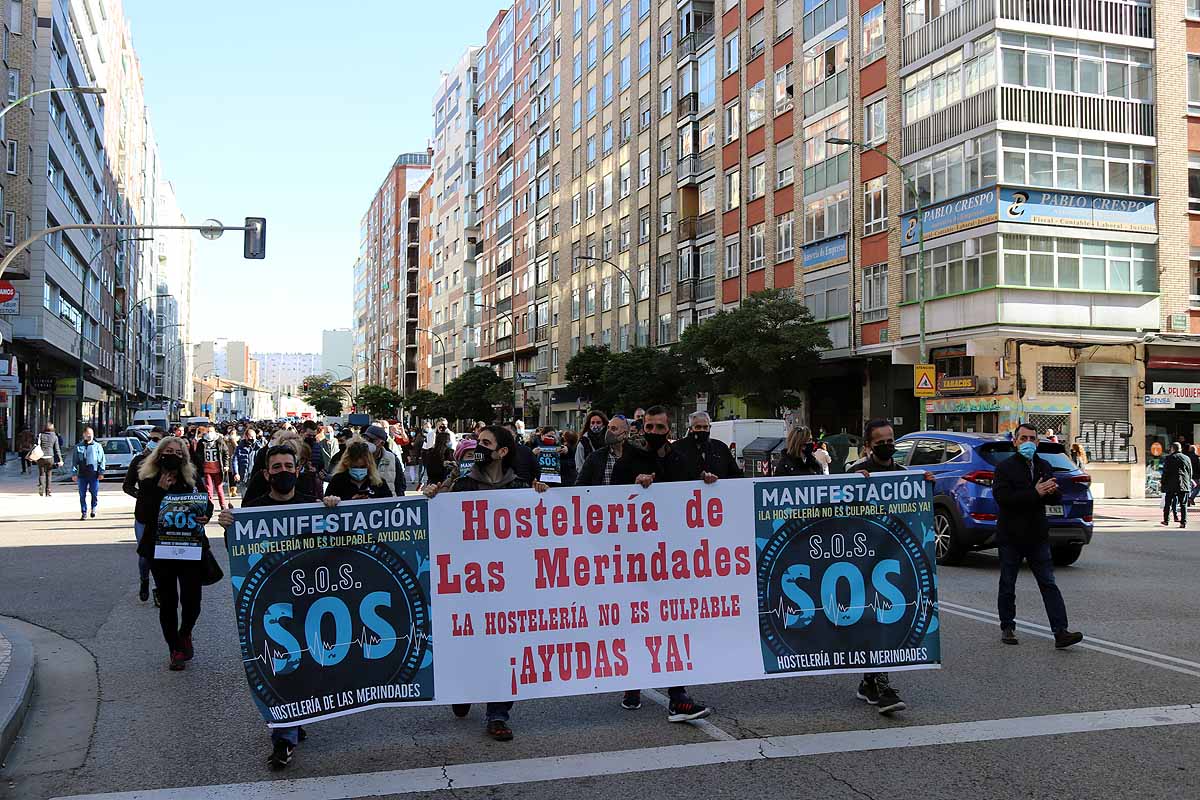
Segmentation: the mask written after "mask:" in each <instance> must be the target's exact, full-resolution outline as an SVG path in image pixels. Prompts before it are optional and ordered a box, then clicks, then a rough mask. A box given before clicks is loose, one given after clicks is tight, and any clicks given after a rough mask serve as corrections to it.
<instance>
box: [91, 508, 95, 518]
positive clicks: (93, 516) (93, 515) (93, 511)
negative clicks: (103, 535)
mask: <svg viewBox="0 0 1200 800" xmlns="http://www.w3.org/2000/svg"><path fill="white" fill-rule="evenodd" d="M95 518H96V509H94V508H93V509H92V519H95Z"/></svg>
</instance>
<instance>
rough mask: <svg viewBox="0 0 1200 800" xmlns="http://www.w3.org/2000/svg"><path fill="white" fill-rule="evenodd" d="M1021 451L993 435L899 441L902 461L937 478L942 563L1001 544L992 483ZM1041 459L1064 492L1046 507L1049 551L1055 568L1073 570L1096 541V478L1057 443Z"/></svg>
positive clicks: (915, 436)
mask: <svg viewBox="0 0 1200 800" xmlns="http://www.w3.org/2000/svg"><path fill="white" fill-rule="evenodd" d="M1016 452H1017V451H1016V447H1015V446H1014V445H1013V443H1012V440H1011V439H1010V438H1009V437H1007V436H1002V435H999V434H994V433H949V432H943V431H924V432H919V433H909V434H906V435H904V436H902V437H900V439H899V440H898V441H897V442H896V461H897V462H898V463H901V464H903V465H904V466H906V467H909V468H912V469H925V470H928V471H929V472H932V473H933V475H934V477H935V478H936V479H937V482H936V484H935V486H936V490H935V496H934V501H933V502H934V532H935V534H936V536H937V560H938V563H939V564H949V565H953V564H958V563H960V562H961V561H962V559H963V556H965V555H966V554H967V553H968V552H969V551H971V550H986V549H988V548H991V547H995V546H996V518H997V516H998V515H999V513H1000V508H999V506H997V504H996V499H995V498H994V497H993V496H992V481H993V479H994V478H995V476H996V473H995V469H996V465H997V464H999V463H1000V462H1001V461H1003V460H1004V459H1006V458H1012V457H1013V455H1014V454H1015V453H1016ZM1038 456H1039V457H1040V458H1041V459H1042V460H1043V461H1045V462H1046V463H1047V464H1049V465H1050V468H1051V469H1053V470H1054V473H1055V477H1056V478H1057V479H1058V488H1059V491H1060V492H1061V493H1062V506H1061V507H1060V506H1047V507H1046V516H1047V519H1048V520H1049V523H1050V552H1051V553H1052V554H1053V556H1054V563H1055V564H1057V565H1059V566H1068V565H1070V564H1074V563H1075V561H1076V560H1078V558H1079V555H1080V553H1081V552H1082V551H1083V546H1084V545H1086V544H1088V543H1089V542H1091V541H1092V490H1091V486H1090V484H1091V482H1092V479H1091V476H1089V475H1088V474H1087V473H1086V472H1084V471H1083V470H1081V469H1079V468H1078V467H1076V466H1075V464H1074V462H1072V461H1071V459H1070V458H1069V457H1068V456H1067V454H1066V449H1065V448H1064V447H1063V445H1061V444H1058V443H1057V442H1050V441H1045V440H1043V441H1042V442H1040V443H1039V444H1038Z"/></svg>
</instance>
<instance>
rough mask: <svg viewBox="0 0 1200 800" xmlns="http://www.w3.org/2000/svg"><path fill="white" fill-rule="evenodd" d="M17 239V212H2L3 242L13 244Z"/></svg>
mask: <svg viewBox="0 0 1200 800" xmlns="http://www.w3.org/2000/svg"><path fill="white" fill-rule="evenodd" d="M16 241H17V212H15V211H5V212H4V243H5V244H15V243H16Z"/></svg>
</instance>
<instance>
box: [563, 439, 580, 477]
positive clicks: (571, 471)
mask: <svg viewBox="0 0 1200 800" xmlns="http://www.w3.org/2000/svg"><path fill="white" fill-rule="evenodd" d="M564 446H565V445H564ZM578 447H579V445H578V444H576V445H575V447H570V448H567V452H565V453H563V454H562V455H560V456H559V457H558V474H559V475H561V476H562V485H563V486H574V485H575V484H576V483H577V482H578V481H579V468H578V467H577V466H576V464H575V450H576V448H578Z"/></svg>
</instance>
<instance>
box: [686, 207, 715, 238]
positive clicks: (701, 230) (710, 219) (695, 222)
mask: <svg viewBox="0 0 1200 800" xmlns="http://www.w3.org/2000/svg"><path fill="white" fill-rule="evenodd" d="M677 230H678V237H677V239H676V241H680V242H685V241H688V240H690V239H700V238H703V237H705V236H711V235H713V234H715V233H716V232H717V214H716V212H715V211H709V212H708V213H707V214H702V215H700V216H699V217H687V218H685V219H681V220H679V227H678V229H677Z"/></svg>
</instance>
